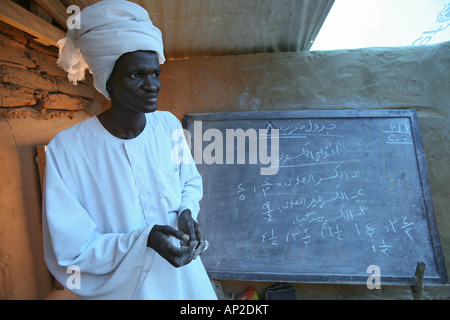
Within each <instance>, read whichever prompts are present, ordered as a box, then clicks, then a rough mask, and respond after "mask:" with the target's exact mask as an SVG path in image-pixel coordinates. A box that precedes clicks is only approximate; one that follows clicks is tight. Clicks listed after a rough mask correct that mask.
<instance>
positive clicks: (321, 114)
mask: <svg viewBox="0 0 450 320" xmlns="http://www.w3.org/2000/svg"><path fill="white" fill-rule="evenodd" d="M335 118H339V119H342V118H352V119H359V118H409V120H410V123H411V131H412V132H411V135H412V138H413V141H414V148H415V152H416V161H417V166H418V171H419V175H420V182H421V187H422V192H423V201H424V205H425V211H426V218H427V222H428V229H429V232H430V235H431V242H432V247H433V254H434V259H435V263H436V266H435V267H436V268H437V270H438V274H439V276H438V277H427V276H425V277H424V284H425V285H444V284H447V283H448V277H447V271H446V267H445V260H444V256H443V252H442V246H441V242H440V236H439V231H438V226H437V222H436V218H435V212H434V206H433V201H432V197H431V189H430V186H429V182H428V181H429V180H428V171H427V165H426V159H425V153H424V149H423V144H422V138H421V135H420V129H419V123H418V117H417V113H416V111H415V110H413V109H401V110H386V109H383V110H378V109H371V110H298V111H297V110H296V111H262V112H226V113H199V114H187V115H184V116H183V127H184V128H185V129H187V130H188V131H189V132H190V133H192V129H193V128H192V124H193V122H194V121H219V122H220V121H224V120H227V121H228V120H284V119H335ZM191 146H193V143H192V141H191ZM191 149H192V148H191ZM191 151H193V150H191ZM207 271H208V274H209V275H210V277H211V278H213V279H228V280H249V281H284V282H305V283H351V284H365V283H366V281H367V278H368V276H369V274H368V275H365V276H361V275H359V276H357V275H348V274H342V275H336V274H333V275H330V274H320V272H318V273H317V274H305V275H299V274H295V275H292V274H286V273H276V274H274V273H271V272H270V271H264V272H252V271H245V270H241V271H239V272H236V271H226V270H219V271H218V270H208V268H207ZM414 272H415V269H413V270H411V276H410V277H409V276H408V277H404V276H400V277H398V276H383V278H382V281H383V282H384V283H388V284H390V285H413V284H414V281H413V276H414Z"/></svg>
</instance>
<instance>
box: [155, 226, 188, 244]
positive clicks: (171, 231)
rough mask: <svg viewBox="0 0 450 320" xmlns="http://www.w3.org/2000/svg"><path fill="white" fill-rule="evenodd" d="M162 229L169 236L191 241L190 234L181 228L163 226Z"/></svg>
mask: <svg viewBox="0 0 450 320" xmlns="http://www.w3.org/2000/svg"><path fill="white" fill-rule="evenodd" d="M161 231H162V232H164V233H165V234H166V235H167V236H169V237H170V236H173V237H175V238H177V239H179V240H182V241H185V242H187V241H189V239H190V236H189V235H188V234H186V233H184V232H183V231H181V230H176V229H174V228H172V227H171V226H161Z"/></svg>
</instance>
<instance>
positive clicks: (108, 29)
mask: <svg viewBox="0 0 450 320" xmlns="http://www.w3.org/2000/svg"><path fill="white" fill-rule="evenodd" d="M78 15H79V16H78ZM78 15H76V16H74V17H73V19H80V22H81V23H80V27H81V28H79V29H76V28H74V29H69V31H68V32H67V35H66V37H65V38H64V39H61V40H60V41H59V42H58V46H59V59H58V64H59V65H60V66H61V67H62V68H63V69H64V70H65V71H67V72H68V78H69V80H70V81H71V82H73V83H74V84H76V83H77V82H78V81H80V80H83V79H84V74H85V70H86V69H87V68H89V71H90V72H91V73H92V74H93V76H94V87H95V88H96V89H97V90H98V91H100V92H101V93H102V94H103V95H104V96H105V97H106V98H108V99H109V98H110V97H109V93H108V92H107V91H106V82H107V81H108V79H109V77H110V76H111V73H112V71H113V69H114V65H115V63H116V61H117V59H118V58H119V57H120V56H121V55H123V54H124V53H127V52H135V51H138V50H150V51H155V52H156V53H157V55H158V59H159V63H160V64H162V63H164V61H165V58H164V47H163V41H162V36H161V31H160V30H159V29H158V28H156V27H155V26H154V25H153V24H152V22H151V20H150V18H149V16H148V12H147V11H146V10H145V9H144V8H142V7H141V6H139V5H137V4H135V3H132V2H129V1H125V0H104V1H100V2H97V3H95V4H93V5H90V6H88V7H86V8H85V9H83V10H82V11H81V12H80V13H78Z"/></svg>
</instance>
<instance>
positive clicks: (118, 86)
mask: <svg viewBox="0 0 450 320" xmlns="http://www.w3.org/2000/svg"><path fill="white" fill-rule="evenodd" d="M160 74H161V68H160V66H159V61H158V56H157V55H156V53H155V52H153V51H136V52H130V53H126V54H124V55H122V56H121V57H120V58H119V59H118V60H117V61H116V64H115V67H114V70H113V72H112V74H111V77H110V78H109V80H108V82H107V90H108V92H109V94H110V96H111V100H112V103H113V106H114V107H116V108H117V107H118V108H122V109H128V111H134V112H144V113H148V112H154V111H156V104H157V101H158V93H159V90H160V89H161V81H160V79H159V75H160ZM123 111H125V110H123Z"/></svg>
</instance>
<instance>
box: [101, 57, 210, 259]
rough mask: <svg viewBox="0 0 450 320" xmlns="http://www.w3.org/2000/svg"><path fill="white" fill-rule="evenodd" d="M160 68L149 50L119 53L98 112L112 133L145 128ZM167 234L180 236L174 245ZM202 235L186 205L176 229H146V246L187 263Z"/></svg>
mask: <svg viewBox="0 0 450 320" xmlns="http://www.w3.org/2000/svg"><path fill="white" fill-rule="evenodd" d="M160 74H161V68H160V66H159V61H158V57H157V55H156V53H155V52H153V51H136V52H130V53H126V54H124V55H122V56H121V57H120V58H119V59H118V60H117V61H116V64H115V67H114V70H113V72H112V74H111V76H110V78H109V80H108V82H107V83H106V89H107V90H108V93H109V94H110V97H111V108H110V109H108V110H106V111H105V112H103V113H102V114H100V115H98V119H99V121H100V123H101V124H102V125H103V126H104V127H105V129H106V130H108V131H109V132H110V133H111V134H112V135H114V136H116V137H118V138H121V139H133V138H135V137H137V136H138V135H139V134H140V133H141V132H142V131H143V130H144V128H145V125H146V117H145V114H146V113H149V112H154V111H156V108H157V101H158V94H159V91H160V90H161V80H160V79H159V75H160ZM170 237H175V238H177V239H179V240H180V245H179V246H175V245H174V244H173V243H172V242H171V241H170ZM205 244H206V243H205V239H204V236H203V233H202V232H201V230H200V228H199V225H198V223H197V222H196V221H195V220H194V219H193V218H192V215H191V211H190V210H189V209H187V210H184V211H182V212H181V213H179V215H178V230H177V229H174V228H172V227H170V226H167V225H155V226H154V227H153V228H152V230H151V231H150V233H149V236H148V240H147V246H148V247H150V248H152V249H154V250H155V251H156V252H157V253H158V254H159V255H161V256H162V257H163V258H164V259H166V260H167V261H168V262H169V263H171V264H172V265H173V266H174V267H181V266H183V265H186V264H188V263H189V262H191V261H192V260H193V259H195V258H196V257H197V256H199V255H201V254H202V253H203V251H204V249H205Z"/></svg>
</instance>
